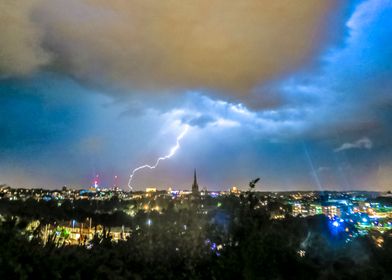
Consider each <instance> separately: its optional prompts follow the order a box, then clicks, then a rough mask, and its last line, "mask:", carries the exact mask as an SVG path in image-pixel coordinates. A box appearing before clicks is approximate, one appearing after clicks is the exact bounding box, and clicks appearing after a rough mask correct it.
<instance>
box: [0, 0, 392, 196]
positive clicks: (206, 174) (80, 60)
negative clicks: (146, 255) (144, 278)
mask: <svg viewBox="0 0 392 280" xmlns="http://www.w3.org/2000/svg"><path fill="white" fill-rule="evenodd" d="M191 2H192V1H191ZM209 4H210V2H209V1H205V0H202V1H199V2H198V3H197V4H196V3H194V2H192V3H190V4H189V5H187V4H184V3H174V2H171V1H169V2H167V3H154V4H152V2H148V3H147V2H146V3H145V4H143V5H141V4H140V2H139V1H137V0H133V1H123V0H115V1H111V2H110V3H109V2H108V3H105V2H104V1H100V0H79V1H76V0H75V1H74V0H72V1H62V0H54V1H47V0H42V1H27V0H17V1H14V2H10V1H5V2H2V3H0V23H1V25H0V26H4V27H0V38H1V40H0V51H1V56H0V115H1V118H0V131H1V132H2V136H1V137H0V184H8V185H10V186H12V187H41V186H44V187H47V188H52V189H59V188H61V187H62V186H63V185H67V186H77V187H88V186H89V185H91V182H92V179H93V178H94V176H96V175H97V174H99V175H100V179H101V181H102V184H103V185H104V186H108V187H110V186H111V185H112V182H113V178H114V176H118V181H119V182H118V184H119V186H121V187H122V188H123V189H124V190H127V189H128V187H127V185H128V183H129V181H130V176H131V174H132V173H133V172H132V171H134V170H135V169H137V168H138V167H141V166H145V165H149V166H150V167H152V166H154V164H155V163H159V165H157V166H156V168H154V169H151V168H144V169H142V170H138V171H137V173H136V174H135V176H134V177H133V178H131V179H132V184H133V185H135V186H136V189H135V190H144V189H145V188H146V187H149V186H158V187H172V186H178V187H179V188H180V187H182V186H189V187H191V183H192V174H193V170H194V168H196V169H197V172H198V181H199V185H200V188H202V187H207V188H208V189H211V190H225V189H227V188H229V187H231V186H244V187H246V186H247V185H248V182H249V181H250V180H252V179H254V178H258V177H260V178H261V181H260V186H259V188H260V189H263V190H265V191H270V190H274V191H275V190H281V191H285V190H316V191H322V190H340V191H347V190H369V191H388V190H391V189H392V145H391V143H392V129H391V128H392V83H391V77H392V69H391V66H390V65H391V62H392V61H391V59H392V56H391V54H392V48H391V45H392V44H391V40H392V39H391V38H392V4H391V2H390V1H388V0H363V1H360V0H351V1H344V3H343V2H342V1H337V0H333V1H331V0H322V1H318V2H317V3H315V2H314V1H313V0H304V1H301V4H298V3H295V2H290V3H288V1H284V0H277V1H256V0H246V1H241V3H240V2H232V3H227V1H223V0H219V1H217V2H216V5H209ZM185 127H186V128H187V131H186V133H185V134H184V135H183V137H181V139H180V140H181V141H180V142H178V138H179V136H180V135H181V134H182V133H183V132H184V128H185ZM188 128H189V129H188ZM176 140H177V141H176ZM176 144H178V147H177V145H176ZM174 148H175V149H174ZM173 149H174V150H173ZM160 158H162V159H163V160H159V159H160ZM154 167H155V166H154Z"/></svg>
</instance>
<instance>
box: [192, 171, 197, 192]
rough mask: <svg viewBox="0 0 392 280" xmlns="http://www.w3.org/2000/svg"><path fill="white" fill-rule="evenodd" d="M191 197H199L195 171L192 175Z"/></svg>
mask: <svg viewBox="0 0 392 280" xmlns="http://www.w3.org/2000/svg"><path fill="white" fill-rule="evenodd" d="M192 195H194V196H198V195H199V185H198V184H197V178H196V169H195V172H194V174H193V184H192Z"/></svg>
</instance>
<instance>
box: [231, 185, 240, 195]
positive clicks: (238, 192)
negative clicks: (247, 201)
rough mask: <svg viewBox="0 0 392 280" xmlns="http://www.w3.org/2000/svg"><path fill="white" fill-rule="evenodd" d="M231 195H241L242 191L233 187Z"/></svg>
mask: <svg viewBox="0 0 392 280" xmlns="http://www.w3.org/2000/svg"><path fill="white" fill-rule="evenodd" d="M230 193H232V194H240V193H241V191H240V190H239V189H238V188H237V187H235V186H233V187H231V189H230Z"/></svg>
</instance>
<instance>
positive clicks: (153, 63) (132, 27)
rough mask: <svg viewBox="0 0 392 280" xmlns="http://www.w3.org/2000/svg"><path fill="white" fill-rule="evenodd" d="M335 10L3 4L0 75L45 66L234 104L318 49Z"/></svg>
mask: <svg viewBox="0 0 392 280" xmlns="http://www.w3.org/2000/svg"><path fill="white" fill-rule="evenodd" d="M336 3H337V1H331V0H321V1H314V0H301V1H291V0H275V1H267V0H264V1H260V0H245V1H227V0H216V1H213V2H211V1H207V0H198V1H195V0H192V1H173V0H170V1H153V0H143V1H141V0H131V1H129V0H128V1H126V0H113V1H102V0H67V1H65V0H34V1H24V0H16V1H9V0H7V1H5V2H4V1H3V2H2V4H1V9H0V18H1V19H2V24H1V26H2V27H1V28H0V37H1V38H2V40H1V42H2V43H1V44H2V46H1V50H2V56H1V58H0V69H1V71H2V72H3V73H5V74H10V75H15V74H26V73H28V72H29V71H33V70H36V69H37V68H41V67H42V66H44V65H45V66H46V67H49V68H51V69H55V70H56V71H60V72H63V73H66V74H69V75H71V76H73V77H76V78H77V79H79V80H82V81H88V82H91V83H94V84H100V85H106V86H109V87H115V88H118V87H125V88H128V89H130V90H132V91H141V90H143V92H144V93H145V94H146V93H152V94H159V93H160V92H162V91H165V90H169V91H175V90H177V89H189V88H196V89H198V88H207V89H211V90H214V91H216V92H219V93H223V92H224V95H226V96H228V97H230V96H231V97H234V98H237V99H241V97H244V96H246V95H249V94H250V91H251V89H252V88H254V87H256V86H257V85H258V84H260V83H262V82H264V81H266V80H268V79H271V78H273V77H276V76H277V75H280V74H282V73H286V72H288V71H290V70H292V69H293V68H294V67H296V66H298V65H301V64H303V63H305V62H307V61H308V59H309V57H310V54H311V53H313V52H315V51H316V50H318V49H320V47H321V42H322V41H323V40H322V38H323V36H322V34H323V31H324V29H323V28H322V27H323V24H325V23H326V22H327V20H328V18H329V17H328V16H329V15H330V14H331V13H332V12H331V11H332V10H333V8H334V7H336ZM49 58H52V59H49Z"/></svg>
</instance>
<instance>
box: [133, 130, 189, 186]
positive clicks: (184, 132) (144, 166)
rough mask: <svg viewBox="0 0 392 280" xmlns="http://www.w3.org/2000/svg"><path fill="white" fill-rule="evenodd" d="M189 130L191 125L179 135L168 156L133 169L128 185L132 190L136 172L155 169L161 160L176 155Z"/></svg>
mask: <svg viewBox="0 0 392 280" xmlns="http://www.w3.org/2000/svg"><path fill="white" fill-rule="evenodd" d="M188 130H189V125H185V127H184V130H183V131H182V132H181V134H180V135H178V136H177V141H176V145H175V146H173V147H172V148H171V149H170V152H169V153H168V154H167V155H166V156H163V157H160V158H158V159H157V160H156V162H155V164H154V165H149V164H145V165H142V166H139V167H136V168H135V169H134V170H133V171H132V173H131V175H129V180H128V187H129V189H130V190H132V185H131V183H132V179H133V177H134V176H135V173H136V172H138V171H139V170H142V169H145V168H149V169H155V168H156V167H158V165H159V162H161V161H163V160H166V159H169V158H171V157H172V156H174V155H175V154H176V152H177V151H178V149H179V148H180V141H181V139H182V138H184V136H185V135H186V134H187V133H188Z"/></svg>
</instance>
